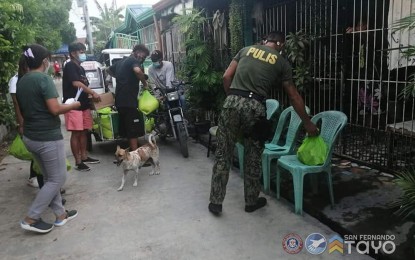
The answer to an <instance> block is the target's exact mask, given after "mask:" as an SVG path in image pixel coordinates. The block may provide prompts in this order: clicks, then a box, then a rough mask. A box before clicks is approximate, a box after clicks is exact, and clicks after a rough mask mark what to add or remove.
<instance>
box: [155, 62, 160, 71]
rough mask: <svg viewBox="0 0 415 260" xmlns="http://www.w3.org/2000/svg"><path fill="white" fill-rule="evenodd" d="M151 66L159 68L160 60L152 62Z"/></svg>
mask: <svg viewBox="0 0 415 260" xmlns="http://www.w3.org/2000/svg"><path fill="white" fill-rule="evenodd" d="M153 67H154V68H156V69H158V68H160V67H161V64H160V62H153Z"/></svg>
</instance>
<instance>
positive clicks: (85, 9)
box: [77, 0, 94, 54]
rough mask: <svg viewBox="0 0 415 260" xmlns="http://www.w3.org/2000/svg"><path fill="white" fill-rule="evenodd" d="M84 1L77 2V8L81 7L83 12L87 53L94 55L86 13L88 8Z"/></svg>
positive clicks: (89, 23)
mask: <svg viewBox="0 0 415 260" xmlns="http://www.w3.org/2000/svg"><path fill="white" fill-rule="evenodd" d="M86 1H87V0H77V2H78V7H82V9H83V11H84V19H85V26H86V35H87V39H88V46H89V51H90V52H91V54H94V42H93V39H92V30H91V21H90V20H89V12H88V6H87V4H86Z"/></svg>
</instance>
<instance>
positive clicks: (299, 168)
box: [276, 111, 347, 214]
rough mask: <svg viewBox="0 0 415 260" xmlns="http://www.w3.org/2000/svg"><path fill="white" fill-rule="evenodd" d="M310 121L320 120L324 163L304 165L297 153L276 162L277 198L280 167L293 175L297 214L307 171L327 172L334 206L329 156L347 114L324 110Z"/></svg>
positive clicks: (301, 202) (301, 211) (299, 210)
mask: <svg viewBox="0 0 415 260" xmlns="http://www.w3.org/2000/svg"><path fill="white" fill-rule="evenodd" d="M311 121H312V122H313V123H315V124H317V123H318V122H319V121H321V127H320V136H321V137H322V138H323V140H324V142H325V143H326V144H327V146H328V150H329V153H328V155H327V159H326V161H325V162H324V164H323V165H318V166H309V165H305V164H303V163H301V162H300V161H299V160H298V159H297V155H286V156H281V157H280V158H279V159H278V163H277V180H276V184H277V199H279V198H280V173H281V170H282V169H285V170H287V171H289V172H290V173H291V174H292V176H293V183H294V201H295V213H297V214H303V183H304V176H305V175H306V174H308V173H319V172H326V173H327V180H328V185H329V194H330V202H331V205H332V206H334V196H333V183H332V178H331V157H332V154H333V148H334V143H335V141H336V139H337V137H338V135H339V134H340V132H341V130H342V129H343V128H344V126H345V125H346V123H347V116H346V115H345V114H344V113H342V112H339V111H325V112H321V113H318V114H317V115H315V116H314V117H313V118H312V119H311Z"/></svg>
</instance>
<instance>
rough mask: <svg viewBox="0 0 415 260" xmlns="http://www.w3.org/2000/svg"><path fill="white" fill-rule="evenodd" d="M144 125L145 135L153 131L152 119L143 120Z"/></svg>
mask: <svg viewBox="0 0 415 260" xmlns="http://www.w3.org/2000/svg"><path fill="white" fill-rule="evenodd" d="M144 125H145V129H146V133H148V134H149V133H151V131H153V129H154V118H153V117H151V118H146V120H145V122H144Z"/></svg>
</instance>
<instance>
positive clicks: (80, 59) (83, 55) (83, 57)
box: [79, 53, 86, 62]
mask: <svg viewBox="0 0 415 260" xmlns="http://www.w3.org/2000/svg"><path fill="white" fill-rule="evenodd" d="M79 61H80V62H83V61H86V54H85V53H81V54H79Z"/></svg>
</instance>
